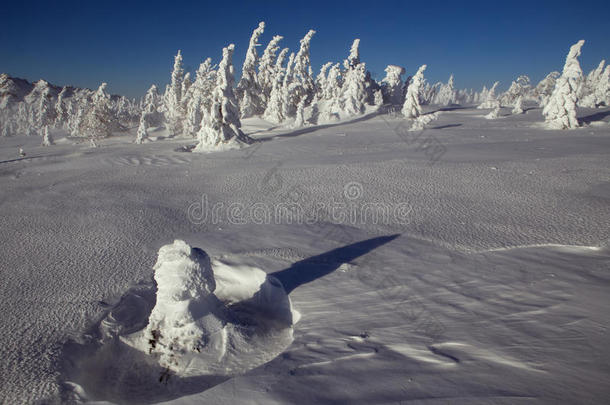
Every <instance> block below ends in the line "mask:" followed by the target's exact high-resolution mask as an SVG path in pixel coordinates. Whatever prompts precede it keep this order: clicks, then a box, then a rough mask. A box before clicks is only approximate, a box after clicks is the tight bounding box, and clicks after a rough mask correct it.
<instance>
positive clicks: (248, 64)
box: [243, 21, 265, 71]
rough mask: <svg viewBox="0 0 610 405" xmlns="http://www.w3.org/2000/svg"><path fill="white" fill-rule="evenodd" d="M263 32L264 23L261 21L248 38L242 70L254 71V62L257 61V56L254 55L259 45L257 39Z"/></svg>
mask: <svg viewBox="0 0 610 405" xmlns="http://www.w3.org/2000/svg"><path fill="white" fill-rule="evenodd" d="M264 31H265V22H264V21H261V22H260V23H258V28H256V29H255V30H254V31H253V32H252V36H251V37H250V44H249V45H248V51H247V52H246V59H245V60H244V66H243V70H244V71H246V70H247V69H254V66H255V65H256V62H257V60H258V55H257V53H256V47H257V46H258V45H259V43H258V39H259V38H260V36H261V35H263V32H264Z"/></svg>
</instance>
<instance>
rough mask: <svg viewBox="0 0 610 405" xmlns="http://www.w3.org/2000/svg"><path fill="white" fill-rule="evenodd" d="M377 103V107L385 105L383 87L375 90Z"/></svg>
mask: <svg viewBox="0 0 610 405" xmlns="http://www.w3.org/2000/svg"><path fill="white" fill-rule="evenodd" d="M373 102H374V103H375V105H376V106H377V107H380V106H382V105H383V93H381V89H377V90H375V96H374V101H373Z"/></svg>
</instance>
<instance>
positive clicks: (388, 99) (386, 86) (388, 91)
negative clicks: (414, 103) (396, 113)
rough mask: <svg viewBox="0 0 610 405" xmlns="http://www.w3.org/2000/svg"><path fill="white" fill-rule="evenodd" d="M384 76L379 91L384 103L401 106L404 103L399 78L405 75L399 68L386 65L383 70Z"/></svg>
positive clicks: (402, 69) (401, 68)
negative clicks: (381, 93)
mask: <svg viewBox="0 0 610 405" xmlns="http://www.w3.org/2000/svg"><path fill="white" fill-rule="evenodd" d="M385 73H386V76H385V78H384V79H383V80H382V81H381V91H382V92H383V98H384V102H385V103H389V104H392V105H402V104H403V102H404V94H403V92H402V91H403V83H402V79H401V77H400V76H402V75H403V74H404V73H405V69H404V68H403V67H401V66H396V65H388V67H386V68H385Z"/></svg>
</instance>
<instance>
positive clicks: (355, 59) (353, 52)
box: [343, 38, 360, 70]
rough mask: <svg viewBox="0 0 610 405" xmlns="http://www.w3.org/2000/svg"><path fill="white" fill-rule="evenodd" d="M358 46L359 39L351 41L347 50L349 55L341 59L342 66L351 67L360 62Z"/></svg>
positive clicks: (346, 68)
mask: <svg viewBox="0 0 610 405" xmlns="http://www.w3.org/2000/svg"><path fill="white" fill-rule="evenodd" d="M359 46H360V39H358V38H356V39H354V42H352V47H351V48H350V50H349V56H348V57H347V59H346V60H344V61H343V67H344V68H345V70H349V69H353V68H355V67H356V66H358V64H359V63H360V50H359V49H358V48H359Z"/></svg>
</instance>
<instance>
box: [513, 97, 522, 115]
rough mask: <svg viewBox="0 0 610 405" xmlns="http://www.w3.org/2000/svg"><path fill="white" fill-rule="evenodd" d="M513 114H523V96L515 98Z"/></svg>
mask: <svg viewBox="0 0 610 405" xmlns="http://www.w3.org/2000/svg"><path fill="white" fill-rule="evenodd" d="M512 113H513V114H523V96H519V97H517V100H515V103H514V107H513V111H512Z"/></svg>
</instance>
